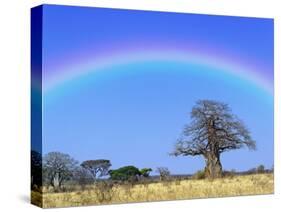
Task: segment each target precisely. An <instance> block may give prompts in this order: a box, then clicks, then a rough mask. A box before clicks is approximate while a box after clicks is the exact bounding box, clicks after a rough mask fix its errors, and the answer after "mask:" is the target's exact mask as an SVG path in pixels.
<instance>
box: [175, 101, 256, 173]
mask: <svg viewBox="0 0 281 212" xmlns="http://www.w3.org/2000/svg"><path fill="white" fill-rule="evenodd" d="M243 147H248V148H249V149H253V150H254V149H255V148H256V143H255V141H254V140H252V138H251V136H250V132H249V131H248V130H247V128H246V127H245V125H244V124H243V122H242V121H241V120H239V119H238V118H237V117H236V116H235V115H233V114H232V112H231V110H230V108H229V107H228V105H227V104H224V103H222V102H218V101H212V100H199V101H198V102H197V103H196V105H195V106H194V107H193V108H192V112H191V123H190V124H189V125H187V126H186V127H185V128H184V131H183V135H182V137H181V138H180V139H179V140H178V141H177V143H176V145H175V149H174V151H173V152H172V153H171V155H174V156H179V155H183V156H197V155H202V156H203V157H204V158H205V161H206V167H205V176H206V177H208V178H216V177H221V176H222V165H221V162H220V154H221V153H223V152H226V151H230V150H235V149H240V148H243Z"/></svg>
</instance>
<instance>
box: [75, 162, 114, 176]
mask: <svg viewBox="0 0 281 212" xmlns="http://www.w3.org/2000/svg"><path fill="white" fill-rule="evenodd" d="M81 166H82V167H83V168H85V169H87V170H89V171H90V172H91V174H92V177H93V179H94V180H96V178H97V177H103V176H106V175H108V170H109V168H110V167H111V163H110V160H105V159H99V160H86V161H84V162H83V163H81Z"/></svg>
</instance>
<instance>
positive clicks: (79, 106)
mask: <svg viewBox="0 0 281 212" xmlns="http://www.w3.org/2000/svg"><path fill="white" fill-rule="evenodd" d="M199 99H212V100H217V101H222V102H225V103H228V104H229V106H230V107H231V108H232V111H233V113H234V114H236V115H237V116H238V117H239V118H240V119H242V120H243V121H244V123H245V125H246V126H247V127H248V128H249V130H250V131H251V133H252V137H253V139H254V140H256V142H257V151H248V150H247V149H243V150H236V151H232V152H228V153H224V154H223V155H222V163H223V167H224V168H225V169H236V170H247V169H249V168H252V167H255V166H257V165H259V164H264V165H266V167H269V168H270V167H271V166H272V165H273V21H272V20H271V19H259V18H239V17H226V16H208V15H192V14H177V13H161V12H144V11H129V10H112V9H98V8H85V7H65V6H50V5H45V6H44V10H43V154H45V153H47V152H50V151H61V152H64V153H68V154H70V155H71V156H73V157H74V158H75V159H77V160H79V161H80V162H81V161H83V160H87V159H100V158H104V159H110V160H111V163H112V165H113V166H112V168H118V167H120V166H125V165H135V166H137V167H139V168H143V167H151V168H152V169H155V168H156V167H159V166H165V167H168V168H169V169H170V170H171V172H172V173H174V174H176V173H193V172H194V171H196V170H199V169H202V168H203V167H204V160H203V158H202V157H195V158H194V157H177V158H175V157H171V156H169V152H171V151H172V150H173V146H174V144H175V142H176V140H177V138H178V137H179V136H180V134H181V132H182V129H183V127H184V125H185V124H188V123H189V122H190V111H191V109H192V107H193V105H194V104H195V102H196V101H197V100H199Z"/></svg>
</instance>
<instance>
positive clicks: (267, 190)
mask: <svg viewBox="0 0 281 212" xmlns="http://www.w3.org/2000/svg"><path fill="white" fill-rule="evenodd" d="M273 192H274V179H273V173H264V174H251V175H241V176H230V177H224V178H219V179H214V180H208V179H201V180H200V179H184V180H179V179H173V180H169V181H159V182H139V183H135V184H132V183H123V184H110V183H106V182H104V183H102V182H101V183H97V184H95V185H87V186H85V187H84V188H83V189H82V188H81V187H79V186H76V187H75V186H73V187H72V188H71V189H67V190H66V191H64V192H58V193H55V192H51V191H47V190H46V188H44V191H43V198H42V196H41V194H40V193H38V192H34V191H33V192H32V201H33V203H35V204H37V205H41V203H40V202H41V198H42V200H43V201H42V203H43V205H41V206H42V207H43V208H50V207H68V206H83V205H100V204H116V203H130V202H149V201H162V200H181V199H194V198H209V197H227V196H241V195H259V194H272V193H273Z"/></svg>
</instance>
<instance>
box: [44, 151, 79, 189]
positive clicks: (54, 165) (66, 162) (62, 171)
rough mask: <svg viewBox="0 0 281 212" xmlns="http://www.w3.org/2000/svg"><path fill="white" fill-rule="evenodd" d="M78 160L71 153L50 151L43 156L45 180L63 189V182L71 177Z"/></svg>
mask: <svg viewBox="0 0 281 212" xmlns="http://www.w3.org/2000/svg"><path fill="white" fill-rule="evenodd" d="M77 164H78V162H77V161H76V160H74V159H73V158H72V157H71V156H70V155H68V154H64V153H61V152H49V153H48V154H46V155H45V156H44V158H43V174H44V182H45V184H47V185H51V186H53V187H54V188H55V189H61V186H62V184H63V183H64V182H65V181H67V180H69V179H71V177H72V176H73V171H74V170H75V168H76V167H77Z"/></svg>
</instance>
